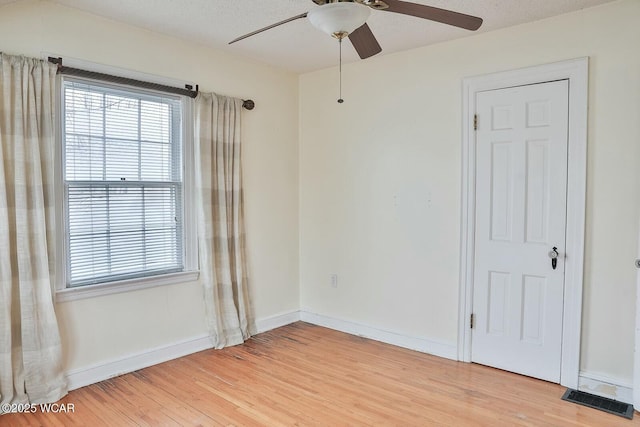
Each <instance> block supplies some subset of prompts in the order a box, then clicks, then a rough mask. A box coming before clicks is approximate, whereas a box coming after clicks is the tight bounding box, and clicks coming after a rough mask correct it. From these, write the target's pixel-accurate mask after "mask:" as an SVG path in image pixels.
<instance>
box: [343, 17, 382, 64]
mask: <svg viewBox="0 0 640 427" xmlns="http://www.w3.org/2000/svg"><path fill="white" fill-rule="evenodd" d="M349 40H351V44H352V45H353V47H354V48H355V49H356V52H358V55H359V56H360V59H367V58H368V57H370V56H373V55H375V54H377V53H380V52H382V48H381V47H380V43H378V40H376V37H375V36H374V35H373V33H372V32H371V28H369V26H368V25H367V24H366V23H365V24H363V25H362V26H361V27H359V28H357V29H355V30H354V31H353V32H352V33H351V34H349Z"/></svg>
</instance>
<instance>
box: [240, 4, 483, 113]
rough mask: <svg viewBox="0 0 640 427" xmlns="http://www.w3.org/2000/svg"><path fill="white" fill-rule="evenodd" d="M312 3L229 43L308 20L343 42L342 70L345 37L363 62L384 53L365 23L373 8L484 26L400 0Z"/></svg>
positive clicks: (470, 27)
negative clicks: (310, 5) (305, 8)
mask: <svg viewBox="0 0 640 427" xmlns="http://www.w3.org/2000/svg"><path fill="white" fill-rule="evenodd" d="M312 1H313V2H314V3H315V4H317V5H319V6H320V7H317V8H314V9H311V10H310V11H309V12H306V13H302V14H300V15H296V16H293V17H291V18H288V19H285V20H284V21H280V22H276V23H275V24H272V25H269V26H267V27H264V28H260V29H259V30H256V31H252V32H250V33H248V34H245V35H243V36H240V37H238V38H236V39H234V40H232V41H231V42H229V44H232V43H236V42H238V41H240V40H244V39H246V38H248V37H251V36H254V35H256V34H260V33H262V32H263V31H267V30H270V29H272V28H275V27H278V26H280V25H283V24H286V23H288V22H292V21H296V20H298V19H302V18H309V21H310V22H311V24H312V25H313V26H314V27H316V28H318V29H319V30H321V31H324V32H325V33H328V34H330V35H331V36H333V37H335V38H336V39H338V41H339V42H340V69H341V70H342V40H343V39H344V38H347V37H348V38H349V41H351V44H352V45H353V47H354V48H355V50H356V52H357V53H358V56H360V58H361V59H366V58H369V57H371V56H373V55H376V54H378V53H380V52H381V51H382V47H380V44H379V43H378V40H376V37H375V36H374V35H373V32H372V31H371V28H369V26H368V25H367V23H366V21H367V18H369V15H370V13H371V9H375V10H380V11H383V12H394V13H399V14H402V15H409V16H415V17H418V18H423V19H428V20H430V21H436V22H441V23H443V24H448V25H453V26H455V27H459V28H464V29H467V30H472V31H475V30H477V29H478V28H480V25H482V18H478V17H475V16H471V15H465V14H463V13H458V12H454V11H451V10H446V9H440V8H437V7H432V6H426V5H423V4H418V3H411V2H408V1H401V0H312ZM338 102H340V103H342V102H343V100H342V98H340V99H338Z"/></svg>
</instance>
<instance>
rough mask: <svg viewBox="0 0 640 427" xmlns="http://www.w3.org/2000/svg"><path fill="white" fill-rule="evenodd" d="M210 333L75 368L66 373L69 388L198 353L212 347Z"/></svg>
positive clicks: (73, 388) (72, 388)
mask: <svg viewBox="0 0 640 427" xmlns="http://www.w3.org/2000/svg"><path fill="white" fill-rule="evenodd" d="M212 347H213V345H212V344H211V340H210V339H209V335H202V336H197V337H193V338H191V339H187V340H184V341H180V342H177V343H173V344H169V345H166V346H162V347H156V348H153V349H149V350H147V351H144V352H140V353H135V354H130V355H128V356H125V357H122V358H118V359H114V360H110V361H106V362H103V363H99V364H95V365H93V366H89V367H87V368H81V369H74V370H71V371H68V372H67V373H66V377H67V382H68V385H69V390H75V389H77V388H80V387H84V386H87V385H90V384H95V383H97V382H100V381H104V380H106V379H109V378H113V377H117V376H119V375H123V374H128V373H129V372H133V371H137V370H138V369H142V368H147V367H149V366H152V365H157V364H158V363H162V362H166V361H168V360H172V359H177V358H178V357H182V356H186V355H188V354H192V353H196V352H198V351H202V350H207V349H209V348H212Z"/></svg>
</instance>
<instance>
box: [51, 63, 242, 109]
mask: <svg viewBox="0 0 640 427" xmlns="http://www.w3.org/2000/svg"><path fill="white" fill-rule="evenodd" d="M49 62H51V63H52V64H56V65H57V66H58V73H60V74H66V75H70V76H76V77H86V78H90V79H95V80H101V81H105V82H110V83H119V84H124V85H128V86H134V87H141V88H144V89H152V90H157V91H160V92H167V93H175V94H177V95H184V96H188V97H190V98H195V97H196V96H198V89H199V87H198V85H196V89H195V90H193V86H192V85H184V89H183V88H179V87H174V86H167V85H163V84H159V83H151V82H145V81H143V80H136V79H130V78H127V77H120V76H114V75H111V74H105V73H98V72H95V71H88V70H81V69H79V68H73V67H65V66H63V65H62V58H54V57H52V56H50V57H49ZM242 107H244V108H245V109H247V110H253V109H254V107H255V103H254V102H253V101H252V100H251V99H247V100H244V99H243V100H242Z"/></svg>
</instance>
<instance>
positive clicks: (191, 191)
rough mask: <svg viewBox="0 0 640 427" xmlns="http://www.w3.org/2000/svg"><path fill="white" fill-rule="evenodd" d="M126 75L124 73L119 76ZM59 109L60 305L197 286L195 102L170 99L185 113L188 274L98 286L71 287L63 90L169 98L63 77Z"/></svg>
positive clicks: (58, 91) (59, 79)
mask: <svg viewBox="0 0 640 427" xmlns="http://www.w3.org/2000/svg"><path fill="white" fill-rule="evenodd" d="M119 74H123V73H119ZM56 80H57V81H56V106H57V111H58V112H59V114H58V117H57V119H56V138H55V139H56V142H55V168H54V169H55V184H54V185H55V191H54V194H55V206H54V209H55V217H56V230H57V233H58V237H57V238H56V253H57V254H58V256H57V258H56V274H55V277H56V280H55V296H56V301H57V302H64V301H71V300H76V299H84V298H92V297H97V296H101V295H109V294H116V293H121V292H129V291H134V290H140V289H146V288H152V287H157V286H164V285H173V284H180V283H187V282H193V281H196V280H198V277H199V271H198V248H197V232H196V228H197V214H196V209H195V158H194V143H193V138H194V135H193V126H192V124H193V120H194V115H193V99H192V98H189V97H187V96H181V95H170V96H171V97H176V99H179V100H180V104H181V113H182V130H181V137H182V159H181V161H182V164H181V166H182V198H183V199H182V209H183V212H182V218H183V247H184V255H183V256H184V270H183V271H180V272H173V273H165V274H158V275H152V276H143V277H137V278H131V279H125V280H115V281H109V282H102V283H96V284H89V285H82V286H75V287H71V286H69V283H68V263H69V248H68V228H67V225H68V218H67V217H68V200H67V192H66V191H65V184H64V182H65V181H64V173H65V170H64V166H65V163H64V160H65V159H64V155H65V144H64V141H63V135H64V126H65V123H64V122H65V109H64V107H65V104H64V97H63V87H64V82H65V81H66V80H69V81H75V82H82V83H88V84H95V85H100V86H103V87H106V88H112V89H114V90H118V91H125V92H133V93H142V94H149V95H155V96H164V97H166V96H168V94H166V93H164V92H161V91H155V90H150V89H142V88H137V87H132V86H127V85H122V84H116V83H110V82H104V81H101V80H96V79H89V78H85V77H76V76H65V75H59V76H58V77H57V79H56Z"/></svg>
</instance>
